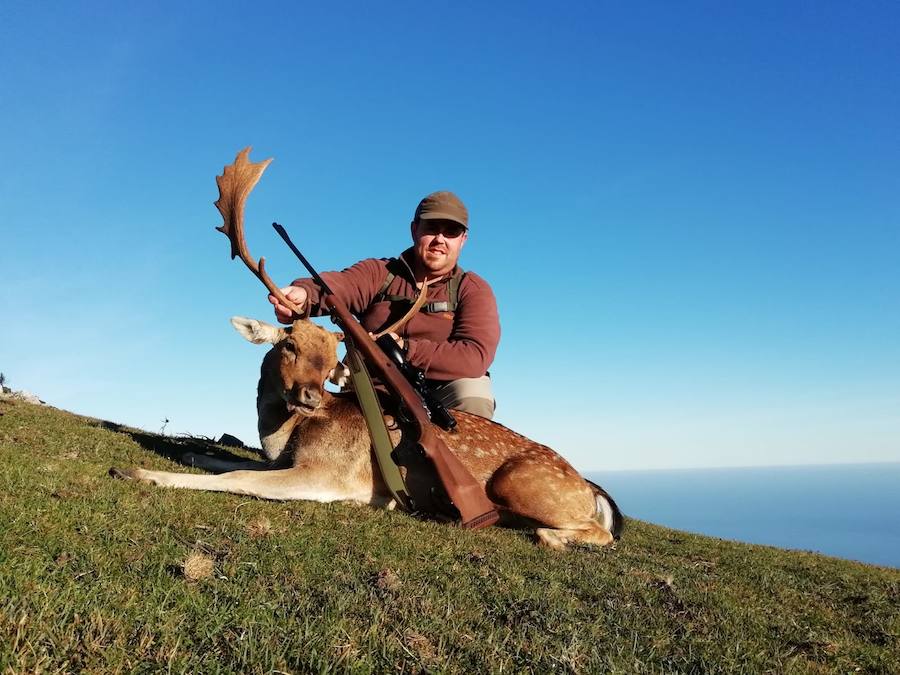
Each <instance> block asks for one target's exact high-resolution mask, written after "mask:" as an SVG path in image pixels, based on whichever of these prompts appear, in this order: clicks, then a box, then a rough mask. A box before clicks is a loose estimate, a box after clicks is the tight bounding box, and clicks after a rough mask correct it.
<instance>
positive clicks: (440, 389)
mask: <svg viewBox="0 0 900 675" xmlns="http://www.w3.org/2000/svg"><path fill="white" fill-rule="evenodd" d="M431 384H432V391H434V395H435V396H436V397H437V399H438V400H439V401H440V402H441V403H443V404H444V405H445V406H447V407H448V408H452V409H454V410H462V411H463V412H467V413H472V414H473V415H478V416H480V417H486V418H488V419H491V418H492V417H493V416H494V410H495V409H496V408H497V403H496V401H494V394H493V392H492V391H491V378H490V376H488V375H482V376H481V377H462V378H460V379H458V380H452V381H450V382H445V383H443V384H435V383H434V382H432V383H431Z"/></svg>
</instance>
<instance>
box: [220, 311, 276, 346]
mask: <svg viewBox="0 0 900 675" xmlns="http://www.w3.org/2000/svg"><path fill="white" fill-rule="evenodd" d="M231 325H232V326H234V329H235V330H236V331H237V332H238V333H240V334H241V335H243V336H244V339H245V340H249V341H250V342H252V343H253V344H255V345H261V344H266V343H268V344H273V345H274V344H275V343H277V342H281V341H282V340H284V339H285V338H286V337H287V336H288V333H287V331H286V330H285V329H284V328H279V327H278V326H273V325H272V324H270V323H266V322H265V321H257V320H256V319H247V318H245V317H243V316H233V317H231Z"/></svg>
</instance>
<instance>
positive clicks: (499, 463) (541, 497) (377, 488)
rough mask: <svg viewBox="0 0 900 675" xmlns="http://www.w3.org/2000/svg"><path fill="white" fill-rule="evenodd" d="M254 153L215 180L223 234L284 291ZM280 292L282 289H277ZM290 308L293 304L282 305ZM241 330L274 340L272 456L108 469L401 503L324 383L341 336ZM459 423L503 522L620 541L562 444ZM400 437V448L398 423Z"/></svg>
mask: <svg viewBox="0 0 900 675" xmlns="http://www.w3.org/2000/svg"><path fill="white" fill-rule="evenodd" d="M248 154H249V148H247V149H245V150H244V151H243V152H241V153H240V154H239V155H238V157H237V159H236V160H235V163H234V164H233V165H231V166H230V167H226V168H225V172H224V174H223V176H219V177H218V178H217V181H218V183H219V188H220V199H219V200H218V201H217V202H216V206H218V207H219V210H220V211H221V212H222V214H223V216H224V218H225V225H224V226H223V228H220V229H222V231H224V232H225V233H226V234H228V235H229V238H230V239H231V241H232V257H234V256H236V255H239V256H240V257H241V259H242V260H244V262H245V263H246V264H247V265H248V267H250V268H251V270H253V271H254V273H255V274H256V275H257V276H258V277H260V279H261V280H263V283H264V284H265V285H266V287H267V288H269V290H270V292H275V291H277V287H276V286H275V284H274V283H272V282H271V280H270V279H269V278H268V276H267V275H266V273H265V269H264V260H263V259H260V261H259V264H258V265H256V264H254V263H253V260H252V258H251V257H250V255H249V252H248V251H247V248H246V244H245V242H244V236H243V223H242V220H243V219H242V211H243V202H244V200H245V199H246V196H247V195H248V194H249V192H250V190H251V189H252V188H253V186H254V185H255V184H256V182H257V181H258V180H259V176H260V175H261V174H262V171H263V170H264V169H265V167H266V165H267V164H268V161H266V162H261V163H259V164H251V163H249V160H248ZM273 289H274V290H273ZM283 302H284V303H285V304H287V305H288V306H290V304H289V302H288V301H287V300H286V299H285V300H283ZM231 322H232V324H233V325H234V327H235V328H236V329H237V331H238V332H239V333H240V334H241V335H242V336H244V337H245V338H246V339H247V340H249V341H250V342H253V343H255V344H268V345H271V349H270V350H269V351H268V352H267V353H266V355H265V357H264V358H263V362H262V367H261V372H260V379H259V385H258V388H257V413H258V430H259V436H260V443H261V445H262V450H261V452H262V455H263V456H264V457H265V461H252V460H248V461H224V460H221V459H216V458H212V457H208V456H206V455H194V454H188V455H186V456H185V457H184V458H183V459H182V461H183V462H185V463H187V464H189V465H193V466H196V467H199V468H202V469H206V470H209V471H212V472H216V473H217V474H218V475H201V474H189V473H177V472H167V471H151V470H146V469H127V470H121V469H116V468H113V469H111V470H110V473H111V474H112V475H114V476H116V477H119V478H126V479H136V480H140V481H148V482H151V483H154V484H156V485H161V486H167V487H180V488H188V489H194V490H212V491H218V492H231V493H236V494H245V495H253V496H256V497H260V498H264V499H278V500H290V499H305V500H311V501H319V502H332V501H351V502H357V503H362V504H369V505H372V506H376V507H386V508H393V507H394V506H395V505H396V504H395V502H394V500H393V498H392V496H391V493H390V492H389V491H388V489H387V487H386V486H385V484H384V482H383V481H382V479H381V475H380V472H379V469H378V464H377V460H376V459H375V456H374V453H373V450H372V447H371V441H370V438H369V432H368V428H367V426H366V422H365V419H364V418H363V415H362V412H361V411H360V408H359V406H358V404H357V403H356V399H355V397H354V396H352V395H342V394H332V393H331V392H329V391H327V390H326V389H325V382H326V381H327V380H331V381H332V382H337V383H341V381H342V380H343V375H344V372H343V371H344V368H345V367H344V366H343V364H342V363H340V361H339V360H338V354H337V346H338V342H339V340H340V339H341V336H340V334H336V333H332V332H330V331H328V330H326V329H324V328H322V327H321V326H319V325H317V324H315V323H313V322H311V321H309V320H305V319H304V320H298V321H295V322H294V324H293V325H292V326H290V327H278V326H273V325H270V324H267V323H264V322H262V321H256V320H253V319H245V318H242V317H235V318H233V319H232V320H231ZM454 415H455V417H456V420H457V427H456V429H455V430H454V431H452V432H447V431H443V430H440V429H438V430H437V432H438V434H439V435H440V437H441V439H442V440H443V441H444V442H445V443H446V444H447V446H448V448H449V449H450V450H451V451H452V452H453V453H454V454H455V455H456V456H457V457H458V458H459V460H460V461H461V462H462V463H463V464H464V465H465V467H466V468H467V469H468V470H469V471H470V473H471V474H472V475H473V476H474V477H475V479H476V480H477V481H478V482H479V483H480V484H481V485H482V486H483V487H484V489H485V492H486V494H487V495H488V497H489V498H490V500H491V501H492V502H493V503H494V504H495V505H496V507H497V510H498V511H499V513H500V524H501V525H505V526H508V527H518V528H534V530H535V533H536V535H537V538H538V540H539V542H540V543H542V544H545V545H547V546H550V547H553V548H564V547H565V546H566V544H567V543H569V542H584V543H588V544H595V545H599V546H605V545H607V544H610V543H612V542H613V540H614V539H615V538H618V536H619V534H620V532H621V530H622V527H623V518H622V515H621V513H620V511H619V509H618V507H617V506H616V504H615V502H614V501H613V500H612V498H611V497H610V496H609V495H608V494H607V493H606V492H605V491H604V490H603V489H602V488H600V487H599V486H597V485H595V484H594V483H591V482H589V481H586V480H585V479H584V478H582V477H581V476H580V475H579V474H578V472H577V471H576V470H575V469H574V468H573V467H572V465H571V464H569V463H568V462H567V461H566V460H565V459H563V458H562V457H561V456H560V455H559V454H557V453H556V452H555V451H553V450H552V449H550V448H548V447H546V446H544V445H541V444H539V443H536V442H534V441H532V440H530V439H528V438H525V437H524V436H522V435H520V434H517V433H516V432H514V431H512V430H510V429H507V428H506V427H504V426H502V425H500V424H498V423H496V422H493V421H491V420H488V419H485V418H482V417H478V416H476V415H472V414H469V413H465V412H460V411H454ZM390 433H391V440H392V442H393V443H394V444H395V445H397V444H400V443H402V441H403V438H402V431H401V430H400V429H399V428H396V427H392V431H391V432H390ZM401 473H402V474H403V475H404V479H405V482H406V484H407V486H408V487H410V492H411V493H416V494H422V493H423V490H427V487H425V486H427V485H433V484H434V477H433V475H429V472H428V471H427V469H426V468H423V467H419V466H415V465H411V466H406V467H402V468H401Z"/></svg>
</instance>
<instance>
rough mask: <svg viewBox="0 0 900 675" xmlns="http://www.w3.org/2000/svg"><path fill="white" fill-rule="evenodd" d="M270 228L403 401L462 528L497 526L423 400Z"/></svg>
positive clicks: (494, 514) (489, 506)
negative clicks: (438, 430)
mask: <svg viewBox="0 0 900 675" xmlns="http://www.w3.org/2000/svg"><path fill="white" fill-rule="evenodd" d="M272 226H273V227H274V228H275V230H276V231H277V232H278V234H279V235H280V236H281V238H282V239H284V241H285V243H287V245H288V246H289V247H290V248H291V250H292V251H293V252H294V254H295V255H296V256H297V257H298V258H299V259H300V262H302V263H303V265H304V267H306V269H307V270H308V271H309V272H310V274H311V275H312V277H313V279H314V280H315V281H316V283H317V284H318V285H319V287H320V288H321V289H322V294H323V295H322V304H324V305H325V307H326V309H328V310H329V312H330V313H331V317H332V320H333V321H334V322H335V323H336V324H337V325H338V326H339V327H340V328H341V330H343V331H344V333H345V334H347V335H348V336H350V339H351V340H353V346H354V347H355V348H356V349H357V351H359V352H360V353H361V354H362V356H363V358H364V359H365V361H366V365H368V366H369V368H371V369H372V370H373V371H374V372H375V374H376V375H377V377H378V378H379V379H380V380H381V381H382V382H383V383H384V384H385V385H386V386H387V387H388V388H389V389H390V390H391V391H392V392H394V393H395V394H396V395H397V396H399V397H400V399H401V400H402V401H403V404H404V405H405V406H406V408H407V410H408V412H409V414H410V416H411V418H412V423H413V425H414V427H415V433H416V435H417V436H418V439H417V441H418V444H419V446H420V447H421V448H422V450H423V451H424V453H425V456H426V457H428V459H429V461H430V462H431V464H432V465H433V466H434V469H435V472H436V473H437V476H438V480H440V482H441V485H442V486H443V487H444V490H446V492H447V496H448V497H449V498H450V501H451V502H453V505H454V506H455V507H456V509H457V510H458V511H459V515H460V519H461V521H462V526H463V527H464V528H468V529H477V528H481V527H489V526H490V525H493V524H494V523H496V522H497V520H498V519H499V517H500V516H499V514H498V513H497V511H496V509H495V508H494V504H493V502H491V500H490V499H488V496H487V494H485V491H484V488H482V486H481V485H480V484H479V483H478V481H476V480H475V478H474V477H473V476H472V474H471V473H469V471H468V469H466V467H465V466H464V465H463V463H462V462H460V461H459V459H458V458H457V457H456V456H455V455H454V454H453V453H452V452H451V451H450V448H448V447H447V444H446V443H444V441H442V440H441V439H440V438H439V437H438V435H437V433H435V431H434V427H433V426H432V424H431V421H430V420H429V419H428V414H427V412H426V410H425V407H424V405H423V404H422V400H421V398H420V397H419V395H418V393H416V390H415V389H413V386H412V385H411V384H410V383H409V382H408V381H407V379H406V378H405V377H404V376H403V374H402V373H401V372H400V370H399V369H398V368H397V366H396V365H394V363H393V361H391V360H390V358H389V357H388V356H387V355H386V354H385V353H384V351H382V349H381V347H379V346H378V345H377V344H376V343H375V341H374V340H373V339H372V337H371V336H370V335H369V333H368V332H367V331H366V329H365V328H363V327H362V325H361V324H360V323H359V322H358V321H357V320H356V318H355V317H354V316H353V315H352V314H351V313H350V310H349V309H348V308H347V305H346V304H344V302H343V301H342V300H341V299H340V298H338V297H337V296H336V295H335V294H334V293H333V292H332V291H331V289H330V288H328V285H327V284H326V283H325V282H324V281H323V280H322V278H321V277H320V276H319V275H318V273H317V272H316V271H315V269H313V267H312V265H310V264H309V262H308V261H307V260H306V258H305V257H304V256H303V254H302V253H300V251H299V250H298V249H297V247H296V246H294V244H293V242H292V241H291V240H290V238H289V237H288V235H287V232H286V231H285V230H284V228H283V227H282V226H281V225H278V224H277V223H273V224H272Z"/></svg>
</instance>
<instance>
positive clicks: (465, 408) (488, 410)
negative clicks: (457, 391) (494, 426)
mask: <svg viewBox="0 0 900 675" xmlns="http://www.w3.org/2000/svg"><path fill="white" fill-rule="evenodd" d="M495 407H496V406H495V404H494V400H493V399H490V398H481V397H480V396H470V397H468V398H464V399H462V400H461V401H459V402H458V403H457V404H456V405H454V406H453V409H454V410H461V411H462V412H467V413H472V414H473V415H478V416H479V417H486V418H487V419H491V418H492V417H493V416H494V408H495Z"/></svg>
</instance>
